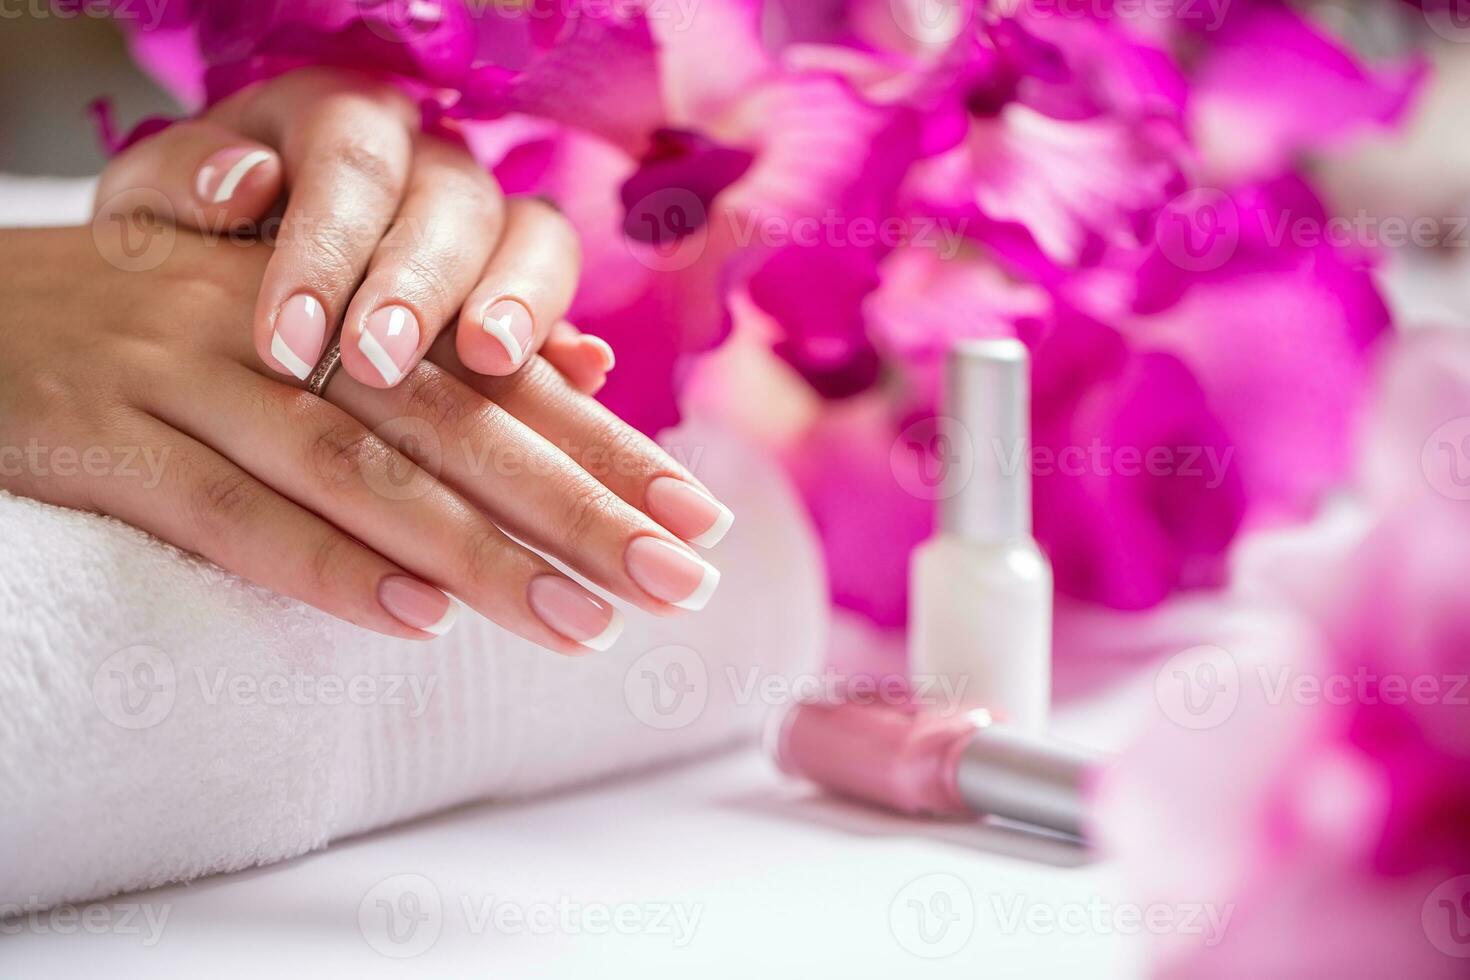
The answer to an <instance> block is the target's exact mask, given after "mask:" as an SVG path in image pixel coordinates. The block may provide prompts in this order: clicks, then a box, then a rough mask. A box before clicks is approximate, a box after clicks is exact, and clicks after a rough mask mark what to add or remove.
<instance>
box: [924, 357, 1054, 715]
mask: <svg viewBox="0 0 1470 980" xmlns="http://www.w3.org/2000/svg"><path fill="white" fill-rule="evenodd" d="M946 371H947V378H946V395H945V411H944V415H945V417H946V421H944V422H943V423H942V424H943V425H945V426H949V427H951V432H950V437H951V441H952V442H954V443H957V444H958V445H954V446H952V447H951V450H952V451H953V452H954V453H955V459H954V460H952V461H951V465H952V466H956V467H958V472H955V473H952V474H951V476H952V477H954V480H953V486H948V487H945V488H944V491H943V493H942V495H941V500H940V513H939V528H938V531H937V533H936V534H935V535H934V536H933V537H932V538H930V539H929V540H928V541H926V542H925V543H924V544H923V545H921V546H920V547H919V548H918V549H917V551H915V553H914V557H913V561H912V564H911V566H910V576H909V671H910V673H911V674H912V675H913V677H914V678H915V679H916V681H919V680H921V679H929V680H930V681H931V682H932V681H935V680H941V681H945V682H947V683H948V684H950V685H953V686H952V687H951V688H950V689H949V691H950V692H951V693H953V694H954V695H955V696H956V698H957V702H958V705H959V706H960V707H961V708H966V709H969V708H978V707H985V708H989V709H991V710H995V711H998V712H999V713H1000V714H1001V716H1002V717H1003V718H1004V719H1005V720H1006V721H1007V722H1008V723H1009V724H1011V725H1013V726H1016V727H1018V728H1022V729H1026V730H1030V731H1040V730H1041V729H1042V728H1044V727H1045V724H1046V716H1047V711H1048V709H1049V707H1050V702H1051V611H1052V576H1051V565H1050V564H1049V563H1048V562H1047V559H1046V556H1045V555H1044V554H1042V552H1041V549H1040V548H1039V547H1038V546H1037V544H1036V541H1035V540H1034V539H1033V538H1032V536H1031V455H1030V454H1031V445H1030V422H1029V418H1030V393H1029V388H1030V385H1029V382H1028V377H1027V375H1028V358H1027V354H1026V347H1025V345H1023V344H1022V343H1021V342H1020V341H1016V340H984V341H968V342H962V343H960V344H958V345H956V346H955V347H954V348H953V349H952V350H951V351H950V352H949V356H948V362H947V364H946Z"/></svg>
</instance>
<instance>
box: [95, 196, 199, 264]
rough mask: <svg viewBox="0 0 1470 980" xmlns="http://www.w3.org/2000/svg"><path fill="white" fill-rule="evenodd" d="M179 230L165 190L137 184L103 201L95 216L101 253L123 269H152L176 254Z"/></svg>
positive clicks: (108, 260) (98, 249) (97, 245)
mask: <svg viewBox="0 0 1470 980" xmlns="http://www.w3.org/2000/svg"><path fill="white" fill-rule="evenodd" d="M178 237H179V232H178V229H177V228H176V227H174V211H173V205H172V204H170V203H169V200H168V198H166V197H164V196H163V194H162V192H160V191H156V190H154V189H153V188H151V187H135V188H133V189H131V190H126V191H123V192H121V193H119V194H114V195H113V196H112V197H110V198H108V199H107V200H106V201H103V202H102V204H101V205H100V206H99V207H98V209H97V215H96V217H94V218H93V219H92V242H93V244H94V245H96V247H97V253H98V254H99V255H101V256H102V258H103V260H104V261H106V262H107V263H108V264H109V265H111V266H112V267H113V268H116V269H120V270H122V271H123V272H148V271H149V270H151V269H156V268H158V267H159V266H160V265H163V263H164V262H165V261H167V260H168V257H169V256H170V255H172V254H173V251H174V243H175V242H176V241H177V240H178Z"/></svg>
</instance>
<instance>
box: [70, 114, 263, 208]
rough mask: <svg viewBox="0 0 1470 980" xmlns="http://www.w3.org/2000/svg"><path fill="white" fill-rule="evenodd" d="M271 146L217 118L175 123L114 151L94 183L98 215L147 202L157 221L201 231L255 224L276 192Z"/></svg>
mask: <svg viewBox="0 0 1470 980" xmlns="http://www.w3.org/2000/svg"><path fill="white" fill-rule="evenodd" d="M283 173H284V170H283V168H282V166H281V158H280V155H279V154H278V153H276V151H275V150H272V149H271V148H270V147H268V146H265V145H264V144H262V143H257V142H255V141H254V140H250V139H246V138H245V137H243V136H241V135H239V134H238V133H236V132H234V131H232V130H229V129H226V128H224V127H223V126H219V125H217V124H215V123H210V122H204V121H202V120H194V121H190V122H182V123H175V124H174V125H172V126H170V127H169V128H168V129H165V130H163V131H162V132H160V133H157V134H155V135H153V136H150V137H148V138H147V139H145V140H140V141H139V142H137V143H135V144H133V145H132V146H131V147H129V148H128V149H127V150H125V151H124V152H123V153H121V154H119V155H118V156H117V157H116V158H115V159H114V160H113V161H112V162H111V163H110V164H108V166H107V169H106V170H104V171H103V172H102V177H101V180H100V181H99V183H98V185H97V202H96V208H95V211H96V213H97V214H106V213H108V212H110V211H112V210H116V209H118V208H119V207H120V206H124V205H123V202H127V203H126V205H125V206H124V209H131V208H133V207H136V206H137V203H138V202H139V200H140V197H141V196H146V197H148V198H150V199H152V200H153V201H154V202H155V203H156V205H157V209H158V210H163V211H166V212H167V213H166V214H162V215H160V217H161V218H165V219H167V220H170V221H172V222H173V223H174V224H177V225H180V226H182V227H186V228H193V229H196V230H198V231H203V232H211V231H213V232H218V233H225V232H235V233H238V232H239V231H240V228H239V225H240V223H241V222H242V221H244V222H252V221H253V222H259V221H260V219H262V218H264V217H266V216H267V215H268V214H270V213H271V211H272V209H273V208H274V206H275V204H276V200H277V198H279V197H280V195H281V190H282V175H283Z"/></svg>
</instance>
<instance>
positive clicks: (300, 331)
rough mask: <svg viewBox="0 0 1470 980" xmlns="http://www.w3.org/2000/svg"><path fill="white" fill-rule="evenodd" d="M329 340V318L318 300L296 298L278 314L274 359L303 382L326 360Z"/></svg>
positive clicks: (272, 338)
mask: <svg viewBox="0 0 1470 980" xmlns="http://www.w3.org/2000/svg"><path fill="white" fill-rule="evenodd" d="M326 339H327V314H326V312H325V311H324V310H323V309H322V304H320V303H318V302H317V301H316V297H315V296H307V295H304V294H303V295H300V296H292V297H291V298H290V299H288V300H286V302H285V304H284V305H283V306H282V307H281V312H279V313H277V314H276V326H275V330H274V331H272V333H271V357H274V358H275V359H276V360H277V361H278V362H280V365H281V366H282V367H284V368H285V369H286V370H288V371H290V372H291V373H292V374H294V375H296V377H297V378H298V379H300V380H301V381H305V380H306V376H307V375H308V374H310V373H311V368H312V365H314V364H315V363H316V362H317V358H319V357H321V356H322V344H323V343H324V342H325V341H326Z"/></svg>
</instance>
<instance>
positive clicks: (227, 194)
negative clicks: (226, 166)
mask: <svg viewBox="0 0 1470 980" xmlns="http://www.w3.org/2000/svg"><path fill="white" fill-rule="evenodd" d="M270 158H271V155H270V154H269V153H267V152H266V151H265V150H254V151H252V152H250V153H247V154H245V155H244V156H243V157H241V158H240V159H238V160H236V161H235V165H234V166H233V167H231V168H230V171H229V173H227V174H225V179H224V180H222V181H220V182H219V188H218V189H217V190H216V191H215V192H214V200H213V201H212V202H211V203H213V204H223V203H225V202H226V201H228V200H229V199H230V198H232V197H234V196H235V191H236V190H237V189H238V188H239V187H240V181H242V180H244V179H245V175H246V174H248V173H249V172H250V171H252V170H254V169H255V168H256V167H258V166H260V165H261V164H262V163H265V162H266V161H267V160H269V159H270Z"/></svg>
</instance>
